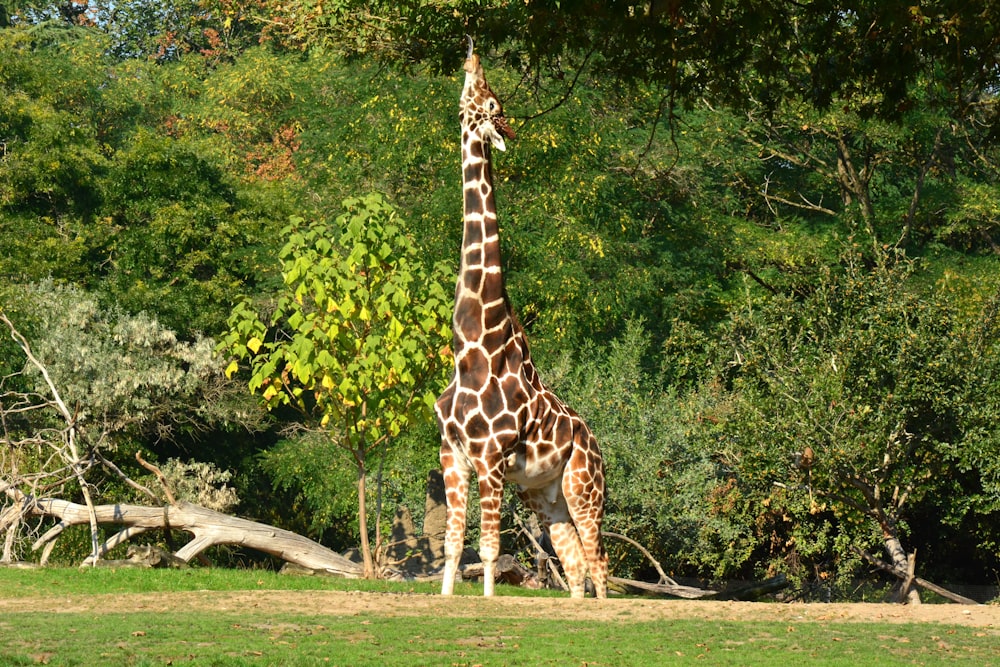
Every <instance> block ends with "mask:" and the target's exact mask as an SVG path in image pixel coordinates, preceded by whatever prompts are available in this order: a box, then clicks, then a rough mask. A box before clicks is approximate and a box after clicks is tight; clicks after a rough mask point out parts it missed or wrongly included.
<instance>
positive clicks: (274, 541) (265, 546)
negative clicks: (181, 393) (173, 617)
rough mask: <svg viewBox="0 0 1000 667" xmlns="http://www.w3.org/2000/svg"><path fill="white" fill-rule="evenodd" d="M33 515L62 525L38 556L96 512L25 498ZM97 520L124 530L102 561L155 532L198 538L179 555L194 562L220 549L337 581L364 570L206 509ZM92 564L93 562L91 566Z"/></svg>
mask: <svg viewBox="0 0 1000 667" xmlns="http://www.w3.org/2000/svg"><path fill="white" fill-rule="evenodd" d="M23 502H24V503H25V506H26V511H27V513H28V514H30V515H33V516H49V517H54V518H57V519H59V523H57V524H56V525H55V526H54V527H53V528H52V529H50V530H49V531H48V532H46V533H45V534H44V535H42V536H41V537H40V538H39V539H38V540H37V541H36V542H35V543H34V545H32V550H38V549H39V548H42V547H43V546H46V545H47V544H49V543H51V542H53V541H54V540H55V539H56V538H57V537H59V535H60V534H62V532H63V531H64V530H65V529H66V528H68V527H69V526H74V525H80V524H87V523H89V521H90V516H91V514H90V511H89V509H88V508H87V507H86V506H85V505H80V504H78V503H72V502H69V501H66V500H60V499H57V498H35V499H32V498H27V497H26V498H24V499H23ZM93 510H94V515H96V517H97V522H98V523H99V524H102V525H115V526H121V527H122V528H121V530H120V531H119V532H118V533H116V534H115V535H113V536H112V537H111V538H109V539H108V540H106V541H105V542H104V544H101V545H99V548H98V551H97V556H98V558H100V557H102V556H104V555H105V554H107V553H108V552H109V551H110V550H111V549H113V548H114V547H116V546H118V545H119V544H122V543H123V542H125V541H127V540H129V539H130V538H132V537H135V536H136V535H139V534H141V533H144V532H146V531H149V530H164V529H170V530H181V531H185V532H188V533H191V534H192V535H193V536H194V539H192V540H191V541H190V542H188V543H187V544H185V545H184V546H183V547H181V548H180V549H178V550H177V552H176V553H175V554H174V556H176V557H177V558H179V559H181V560H182V561H184V562H190V561H191V559H192V558H194V557H196V556H197V555H198V554H200V553H201V552H202V551H204V550H205V549H207V548H209V547H213V546H218V545H223V544H227V545H235V546H241V547H248V548H250V549H255V550H257V551H260V552H263V553H266V554H269V555H271V556H275V557H277V558H280V559H282V560H285V561H288V562H290V563H295V564H296V565H300V566H302V567H305V568H308V569H310V570H316V571H318V570H322V571H324V572H327V573H329V574H334V575H337V576H342V577H348V578H358V577H361V576H362V574H363V572H362V569H361V566H360V565H359V564H357V563H354V562H353V561H350V560H348V559H347V558H344V557H343V556H341V555H340V554H338V553H337V552H335V551H333V550H332V549H328V548H326V547H324V546H323V545H321V544H318V543H316V542H314V541H312V540H310V539H309V538H307V537H303V536H302V535H299V534H297V533H293V532H291V531H289V530H283V529H281V528H275V527H274V526H269V525H267V524H263V523H258V522H256V521H250V520H248V519H241V518H239V517H235V516H230V515H228V514H223V513H221V512H216V511H214V510H210V509H208V508H205V507H201V506H200V505H194V504H192V503H188V502H184V501H178V502H175V503H174V504H171V505H164V506H162V507H147V506H143V505H121V504H116V505H95V506H94V508H93ZM89 561H90V559H89V558H88V561H87V562H89Z"/></svg>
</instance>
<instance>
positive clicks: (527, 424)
mask: <svg viewBox="0 0 1000 667" xmlns="http://www.w3.org/2000/svg"><path fill="white" fill-rule="evenodd" d="M459 118H460V121H461V127H462V174H463V187H464V195H465V197H464V228H463V236H462V255H461V265H460V269H459V274H458V281H457V284H456V287H455V313H454V320H453V330H454V337H453V346H454V354H455V373H454V377H453V378H452V381H451V383H450V384H449V385H448V387H447V389H445V391H444V393H442V394H441V397H440V398H439V399H438V401H437V404H436V405H435V412H436V413H437V418H438V425H439V427H440V429H441V466H442V468H443V471H444V481H445V488H446V491H447V500H448V519H447V532H446V535H445V568H444V583H443V585H442V587H441V592H442V594H444V595H449V594H451V593H452V592H453V590H454V583H455V576H456V574H457V571H458V564H459V558H460V556H461V553H462V547H463V541H464V537H465V527H466V507H467V504H468V497H469V480H470V477H471V474H472V473H475V475H476V478H477V480H478V482H479V498H480V504H481V514H482V525H481V532H480V538H479V555H480V558H481V559H482V562H483V577H484V581H485V586H484V593H485V595H492V594H493V592H494V582H493V578H494V573H495V566H496V561H497V558H498V556H499V553H500V505H501V501H502V498H503V487H504V484H505V483H506V482H513V483H515V484H516V485H517V493H518V496H519V497H520V498H521V500H522V502H524V504H525V505H526V506H528V507H529V508H531V509H532V510H533V511H534V512H535V514H536V515H537V516H538V518H539V520H540V522H541V523H542V525H543V526H544V527H545V528H546V529H547V530H548V532H549V536H550V537H551V539H552V546H553V548H554V549H555V552H556V555H557V556H558V557H559V561H560V562H561V563H562V566H563V570H564V571H565V573H566V578H567V580H568V584H569V587H570V591H571V594H572V596H573V597H583V596H584V592H585V587H584V586H585V579H586V575H587V572H588V570H589V572H590V577H591V580H592V581H593V584H594V590H595V593H596V595H597V597H606V595H607V576H608V565H607V555H606V554H605V551H604V545H603V542H602V540H601V522H602V521H603V518H604V462H603V459H602V458H601V451H600V448H599V447H598V446H597V440H596V439H595V438H594V436H593V434H592V433H591V432H590V429H589V428H588V427H587V425H586V424H585V423H584V421H583V419H581V418H580V416H579V415H577V414H576V413H575V412H574V411H573V410H572V409H571V408H569V407H568V406H567V405H566V404H565V403H563V402H562V401H561V400H560V399H559V398H558V397H557V396H556V395H555V394H553V393H552V392H551V391H549V390H548V389H547V388H546V387H545V386H544V385H543V384H542V382H541V380H539V378H538V373H537V372H536V370H535V367H534V364H533V363H532V361H531V354H530V352H529V350H528V341H527V339H526V338H525V335H524V330H523V329H522V328H521V325H520V323H519V322H518V321H517V318H516V317H515V316H514V313H513V310H512V309H511V306H510V302H509V301H508V299H507V293H506V290H505V289H504V279H503V273H502V271H501V257H500V237H499V228H498V225H497V213H496V202H495V199H494V196H493V179H492V174H491V169H492V161H491V156H490V151H491V149H492V148H497V149H498V150H505V149H506V144H505V141H504V140H505V139H513V138H514V136H515V135H514V131H513V130H512V129H511V127H510V125H509V124H508V122H507V120H506V118H505V117H504V114H503V108H502V106H501V105H500V101H499V100H498V99H497V97H496V95H494V94H493V91H492V90H490V87H489V85H488V84H487V83H486V79H485V77H484V76H483V69H482V66H481V64H480V62H479V57H478V56H477V55H475V54H474V53H473V52H472V40H471V39H470V40H469V54H468V57H467V58H466V61H465V86H464V88H463V89H462V97H461V103H460V114H459Z"/></svg>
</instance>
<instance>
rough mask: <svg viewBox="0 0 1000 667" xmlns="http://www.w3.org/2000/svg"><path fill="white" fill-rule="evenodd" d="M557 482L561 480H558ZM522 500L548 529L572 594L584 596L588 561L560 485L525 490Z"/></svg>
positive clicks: (575, 596) (576, 596)
mask: <svg viewBox="0 0 1000 667" xmlns="http://www.w3.org/2000/svg"><path fill="white" fill-rule="evenodd" d="M556 484H558V482H556ZM518 495H519V496H520V497H521V501H522V502H523V503H524V504H525V505H526V506H527V507H528V508H529V509H531V511H533V512H534V513H535V515H536V516H537V517H538V520H539V522H540V523H541V524H542V526H543V527H544V528H545V530H547V531H548V533H549V537H550V538H551V540H552V548H553V549H554V550H555V552H556V556H557V557H558V558H559V562H560V563H561V564H562V569H563V572H564V573H565V574H566V583H567V584H568V585H569V590H570V596H571V597H574V598H582V597H584V594H585V593H586V577H587V562H586V559H585V558H584V552H583V548H582V545H581V544H580V537H579V536H578V535H577V531H576V527H575V526H574V525H573V519H572V517H571V516H570V512H569V508H568V507H567V506H566V499H565V498H564V497H563V495H562V493H561V491H559V489H558V486H556V487H555V488H548V489H525V490H521V491H519V492H518Z"/></svg>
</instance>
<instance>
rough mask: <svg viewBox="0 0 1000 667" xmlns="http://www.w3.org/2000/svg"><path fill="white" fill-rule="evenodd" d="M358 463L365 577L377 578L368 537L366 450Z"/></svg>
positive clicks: (359, 530) (359, 516) (360, 527)
mask: <svg viewBox="0 0 1000 667" xmlns="http://www.w3.org/2000/svg"><path fill="white" fill-rule="evenodd" d="M357 455H358V456H360V457H361V458H358V459H357V464H358V532H359V533H360V534H361V535H360V537H361V557H362V559H363V560H364V568H365V579H374V578H375V562H374V560H373V559H372V547H371V542H370V541H369V539H368V507H367V503H366V497H365V487H366V486H367V484H368V474H367V472H366V470H365V462H364V450H362V451H361V452H360V453H358V454H357Z"/></svg>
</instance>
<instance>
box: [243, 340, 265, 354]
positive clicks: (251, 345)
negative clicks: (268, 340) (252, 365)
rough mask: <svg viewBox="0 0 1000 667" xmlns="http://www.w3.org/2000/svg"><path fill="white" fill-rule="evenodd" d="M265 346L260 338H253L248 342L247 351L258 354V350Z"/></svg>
mask: <svg viewBox="0 0 1000 667" xmlns="http://www.w3.org/2000/svg"><path fill="white" fill-rule="evenodd" d="M263 344H264V341H262V340H261V339H260V338H257V337H256V336H254V337H253V338H251V339H250V340H248V341H247V349H249V350H250V351H251V352H253V353H254V354H257V350H259V349H260V346H261V345H263Z"/></svg>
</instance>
